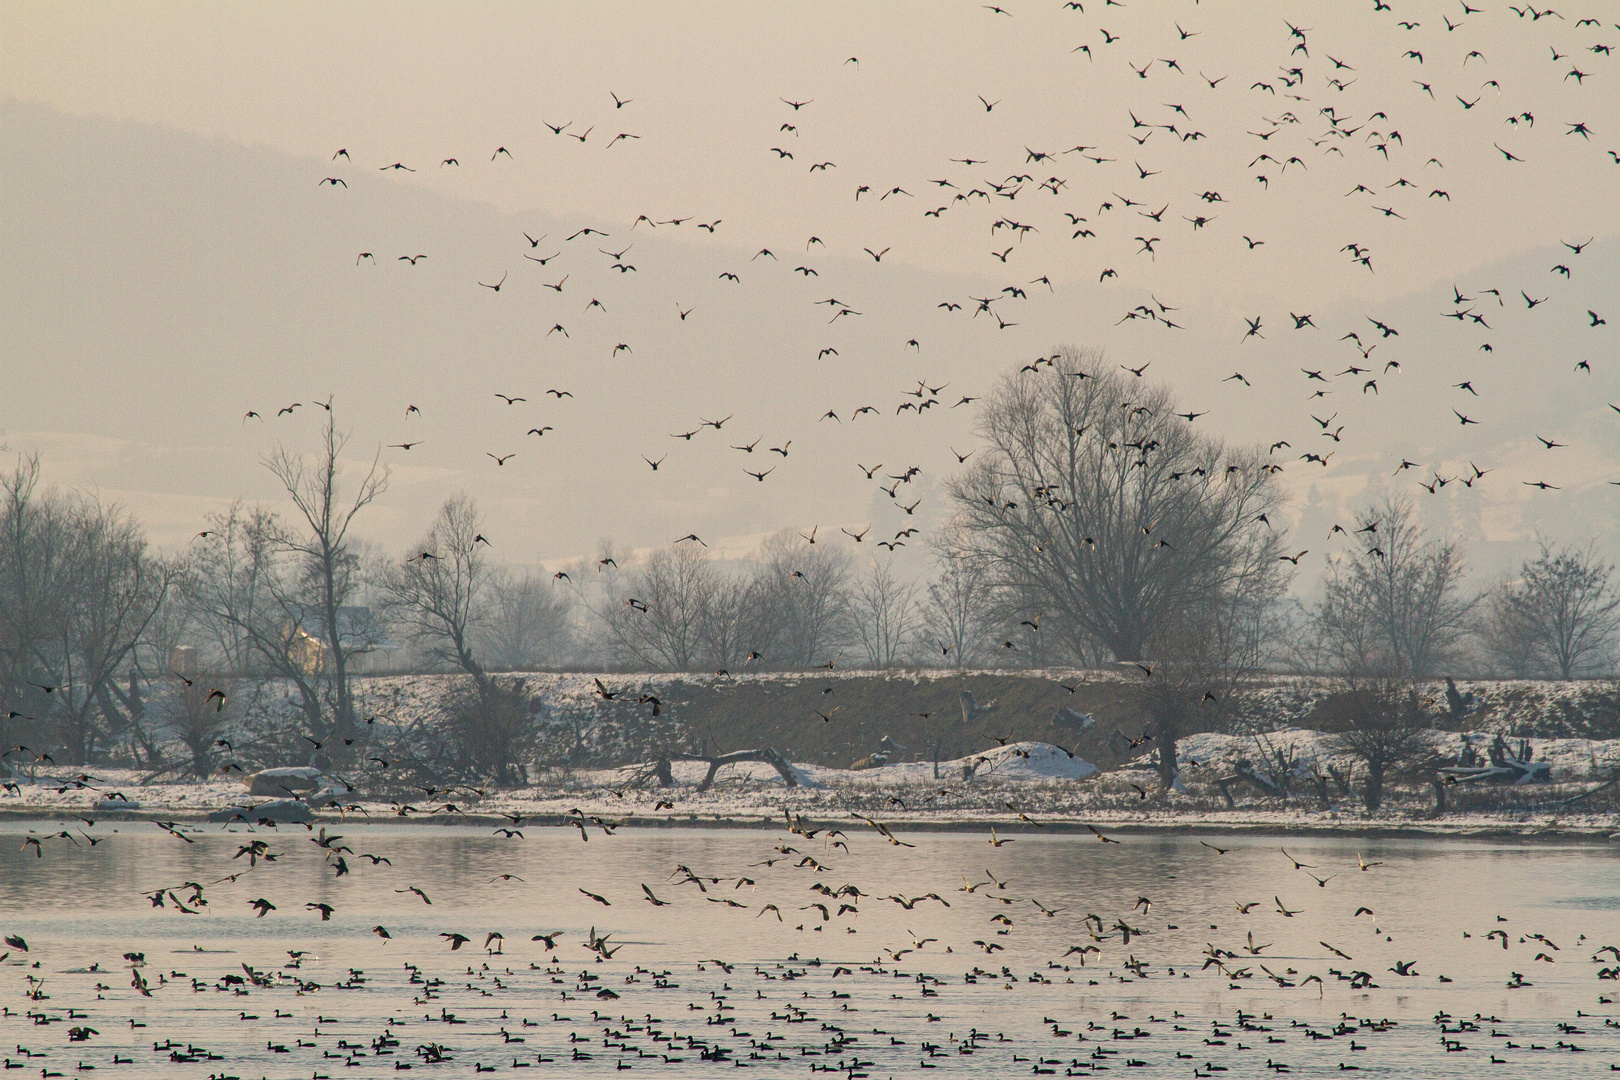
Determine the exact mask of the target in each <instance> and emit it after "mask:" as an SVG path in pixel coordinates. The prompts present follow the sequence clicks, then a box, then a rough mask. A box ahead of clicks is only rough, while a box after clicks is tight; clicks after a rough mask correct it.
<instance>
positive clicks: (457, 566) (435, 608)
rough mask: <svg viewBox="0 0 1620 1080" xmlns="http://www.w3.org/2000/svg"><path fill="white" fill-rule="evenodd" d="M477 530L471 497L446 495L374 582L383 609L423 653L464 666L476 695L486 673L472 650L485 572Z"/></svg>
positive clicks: (485, 690)
mask: <svg viewBox="0 0 1620 1080" xmlns="http://www.w3.org/2000/svg"><path fill="white" fill-rule="evenodd" d="M479 530H480V519H479V515H478V507H477V505H476V504H474V502H473V501H472V499H471V498H469V497H468V496H466V495H457V496H454V497H452V498H449V499H446V500H445V502H444V505H443V506H442V507H440V508H439V514H438V517H436V518H435V519H434V521H433V525H432V527H431V528H429V529H428V532H427V535H425V536H424V537H422V539H421V540H420V541H418V542H417V544H416V545H415V546H413V547H412V548H411V550H410V552H409V554H408V555H407V557H406V558H405V560H404V561H403V562H400V563H394V564H389V565H387V566H385V567H383V568H382V569H381V571H380V572H379V574H378V582H377V584H378V586H379V588H380V589H381V592H382V596H383V598H384V605H383V606H384V610H385V611H386V612H387V614H388V615H389V616H391V617H392V618H393V619H394V620H395V621H396V623H397V624H398V625H400V626H403V627H404V628H405V630H406V632H407V633H408V634H409V635H410V636H411V638H412V639H413V640H414V641H415V642H416V643H417V645H418V646H419V647H421V648H422V649H423V650H424V652H425V654H426V655H427V657H428V658H429V659H431V660H432V661H433V662H435V663H442V664H452V665H454V666H456V667H458V668H460V669H461V670H462V671H465V672H466V673H467V674H468V675H471V676H472V679H473V683H474V685H475V686H477V688H478V692H479V694H481V695H485V696H487V695H488V694H489V692H490V680H489V676H488V675H487V674H486V673H485V671H484V667H483V665H482V664H480V663H479V662H478V659H477V658H476V657H475V656H474V655H473V639H474V636H475V635H476V634H477V632H478V630H479V626H480V623H481V622H482V621H483V618H484V614H485V612H484V608H483V600H484V593H485V590H486V588H487V586H488V584H489V577H490V569H489V566H488V563H487V560H486V558H485V554H484V545H485V541H484V538H483V536H482V534H481V533H480V531H479Z"/></svg>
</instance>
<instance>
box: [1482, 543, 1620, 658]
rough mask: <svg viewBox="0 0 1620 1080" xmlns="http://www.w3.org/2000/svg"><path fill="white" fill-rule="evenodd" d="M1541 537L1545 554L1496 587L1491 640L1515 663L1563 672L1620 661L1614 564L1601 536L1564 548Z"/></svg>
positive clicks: (1491, 605) (1619, 609)
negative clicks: (1602, 549) (1601, 547)
mask: <svg viewBox="0 0 1620 1080" xmlns="http://www.w3.org/2000/svg"><path fill="white" fill-rule="evenodd" d="M1539 544H1540V547H1541V553H1540V555H1539V556H1537V558H1536V559H1535V560H1533V561H1527V562H1526V563H1525V564H1524V565H1523V566H1522V567H1521V568H1520V570H1519V576H1518V578H1517V580H1513V581H1506V582H1503V583H1502V584H1500V585H1498V586H1497V587H1496V588H1495V589H1493V590H1492V591H1491V594H1490V603H1489V613H1488V615H1487V617H1486V620H1485V622H1486V628H1485V639H1486V643H1487V647H1488V648H1490V649H1491V651H1492V652H1493V653H1495V654H1496V655H1497V658H1498V659H1499V660H1501V661H1505V662H1507V663H1508V664H1510V665H1511V666H1515V667H1520V668H1528V669H1531V670H1537V671H1546V672H1550V673H1551V674H1554V675H1556V676H1557V677H1559V678H1561V679H1570V678H1574V677H1575V676H1576V675H1579V674H1592V673H1598V672H1602V671H1604V670H1605V669H1606V668H1608V667H1610V666H1612V664H1613V663H1614V644H1615V637H1616V634H1617V632H1620V591H1617V590H1616V589H1615V588H1614V587H1613V586H1612V583H1611V581H1610V575H1611V574H1612V573H1613V572H1614V567H1613V566H1612V565H1611V564H1609V563H1606V562H1604V561H1603V560H1602V558H1601V557H1599V556H1598V554H1597V544H1596V542H1595V541H1587V543H1586V544H1584V545H1580V546H1577V545H1573V544H1571V545H1568V546H1566V547H1564V548H1562V549H1560V550H1558V551H1554V550H1553V549H1552V548H1551V547H1549V546H1548V544H1547V542H1546V541H1545V540H1541V541H1539Z"/></svg>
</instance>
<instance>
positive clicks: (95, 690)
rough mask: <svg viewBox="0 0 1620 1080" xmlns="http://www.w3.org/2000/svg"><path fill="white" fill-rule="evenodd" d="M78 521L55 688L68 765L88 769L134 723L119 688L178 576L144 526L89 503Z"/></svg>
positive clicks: (57, 652) (111, 509)
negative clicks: (151, 544)
mask: <svg viewBox="0 0 1620 1080" xmlns="http://www.w3.org/2000/svg"><path fill="white" fill-rule="evenodd" d="M75 517H76V521H75V523H74V529H75V534H76V537H77V541H76V543H75V545H74V547H75V554H74V557H73V582H74V589H73V594H72V598H71V602H70V603H69V604H68V607H67V610H66V612H65V613H64V614H65V618H63V619H62V620H61V621H60V622H59V623H58V624H57V625H58V635H59V636H58V638H57V640H56V642H55V646H56V647H55V650H54V652H55V656H56V658H57V667H56V671H55V673H54V674H53V677H52V681H53V682H55V683H57V684H58V686H59V689H58V690H57V691H56V693H55V697H56V698H57V699H58V701H57V708H58V709H59V710H60V714H61V719H62V721H63V724H62V732H63V742H64V743H65V747H64V748H65V749H66V751H67V753H68V755H69V759H70V760H71V761H73V762H75V763H83V762H88V761H89V760H90V759H91V757H92V756H93V755H94V754H95V753H96V751H97V749H98V743H102V744H104V743H105V742H106V741H107V740H109V739H111V738H113V737H116V736H118V735H119V734H121V732H122V731H123V729H124V728H125V727H126V726H127V725H128V724H129V722H130V716H129V714H128V713H126V712H125V711H123V710H122V709H120V707H119V701H118V700H117V699H118V697H120V696H121V695H120V694H119V693H118V688H117V682H116V680H117V679H118V677H119V674H120V672H121V670H123V669H124V668H125V667H126V665H127V664H128V663H129V661H130V659H131V657H132V656H133V654H134V652H135V648H136V646H137V645H138V644H140V642H141V641H142V640H143V639H144V637H145V635H146V631H147V628H148V626H149V625H150V623H151V621H152V619H153V617H154V616H155V615H156V614H157V612H158V609H159V608H160V607H161V606H162V604H163V601H164V598H165V597H166V596H167V594H168V591H169V587H170V584H171V583H172V582H173V581H174V579H175V577H176V574H177V570H176V568H175V567H174V566H173V565H172V564H170V563H169V562H167V561H166V560H163V559H160V558H157V557H155V556H153V555H152V553H151V552H149V551H148V550H147V547H146V538H145V536H144V535H143V534H142V533H141V529H140V526H139V525H138V524H136V522H135V521H134V519H132V518H130V517H129V516H127V515H126V514H124V513H123V512H122V511H120V510H119V509H118V508H117V507H109V506H104V505H102V504H101V503H99V502H97V501H94V500H89V499H86V500H83V501H82V502H81V503H80V505H79V506H78V508H77V513H76V515H75ZM124 704H126V705H129V704H132V699H131V698H124Z"/></svg>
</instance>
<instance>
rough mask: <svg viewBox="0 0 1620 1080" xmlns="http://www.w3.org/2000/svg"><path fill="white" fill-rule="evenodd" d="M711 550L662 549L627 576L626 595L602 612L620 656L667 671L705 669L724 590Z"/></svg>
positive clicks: (610, 599) (612, 600) (689, 546)
mask: <svg viewBox="0 0 1620 1080" xmlns="http://www.w3.org/2000/svg"><path fill="white" fill-rule="evenodd" d="M720 584H721V582H720V573H719V571H718V569H717V568H716V567H715V565H714V563H713V562H712V561H711V560H710V558H709V554H708V551H707V550H706V549H704V548H701V547H699V546H698V545H696V544H686V545H672V546H670V547H664V548H658V549H657V550H655V551H654V552H653V553H652V554H651V555H649V556H647V559H646V561H645V562H644V563H641V564H639V565H637V566H635V567H634V568H633V569H630V570H628V571H627V572H626V574H625V580H624V584H623V589H624V595H623V596H620V597H617V598H615V597H613V596H608V597H607V598H606V599H605V600H604V602H603V607H602V610H601V616H602V619H603V622H604V623H605V624H606V626H607V629H608V633H609V635H610V639H611V641H612V643H613V645H614V646H615V651H616V652H617V653H618V654H619V655H620V656H621V657H623V658H624V659H628V660H631V661H633V662H634V663H637V664H640V665H643V666H645V667H650V668H654V669H657V670H664V671H695V670H698V668H699V667H700V666H704V665H706V662H707V659H708V654H707V651H706V649H705V641H704V622H705V619H706V617H707V613H708V610H709V608H710V606H711V605H712V604H713V602H714V599H715V593H716V590H717V589H718V588H719V587H720Z"/></svg>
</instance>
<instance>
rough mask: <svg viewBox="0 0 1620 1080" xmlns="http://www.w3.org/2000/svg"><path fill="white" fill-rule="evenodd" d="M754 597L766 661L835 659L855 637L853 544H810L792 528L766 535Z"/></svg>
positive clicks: (780, 664)
mask: <svg viewBox="0 0 1620 1080" xmlns="http://www.w3.org/2000/svg"><path fill="white" fill-rule="evenodd" d="M756 558H757V559H758V560H759V565H758V567H757V568H756V570H755V572H754V589H755V601H756V603H757V604H758V608H757V610H758V613H759V643H758V644H757V645H756V646H755V648H757V649H758V651H760V652H761V653H763V654H764V656H765V660H764V664H765V665H766V666H768V667H775V668H786V669H794V668H810V667H815V666H817V665H821V664H826V663H829V662H834V663H835V662H836V661H837V658H838V655H839V653H840V651H841V650H842V649H843V647H844V645H845V644H846V643H847V642H848V640H849V637H850V625H849V623H850V606H849V605H850V580H851V578H852V577H853V575H854V568H855V559H854V556H853V555H851V554H850V553H849V551H848V550H846V549H844V548H838V547H829V546H828V545H826V544H811V543H807V542H805V541H804V540H802V539H800V537H799V535H798V534H797V533H795V532H794V531H793V530H790V529H789V530H783V531H782V532H778V533H774V534H772V535H771V536H768V537H766V538H765V540H764V542H763V543H761V544H760V548H759V552H758V554H757V556H756Z"/></svg>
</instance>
